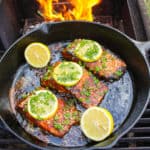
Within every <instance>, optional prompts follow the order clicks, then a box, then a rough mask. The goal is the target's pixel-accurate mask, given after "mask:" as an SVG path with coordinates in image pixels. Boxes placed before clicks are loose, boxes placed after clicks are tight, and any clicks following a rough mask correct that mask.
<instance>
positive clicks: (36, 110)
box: [27, 90, 58, 120]
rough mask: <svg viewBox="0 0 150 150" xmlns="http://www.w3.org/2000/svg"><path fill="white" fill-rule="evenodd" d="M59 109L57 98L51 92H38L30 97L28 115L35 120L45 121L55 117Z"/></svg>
mask: <svg viewBox="0 0 150 150" xmlns="http://www.w3.org/2000/svg"><path fill="white" fill-rule="evenodd" d="M57 108H58V100H57V97H56V96H55V95H54V94H53V93H52V92H51V91H49V90H38V91H36V92H35V94H33V95H32V96H30V97H29V100H28V103H27V111H28V113H29V114H30V115H31V116H32V117H33V118H35V119H38V120H45V119H48V118H50V117H52V116H54V115H55V113H56V111H57Z"/></svg>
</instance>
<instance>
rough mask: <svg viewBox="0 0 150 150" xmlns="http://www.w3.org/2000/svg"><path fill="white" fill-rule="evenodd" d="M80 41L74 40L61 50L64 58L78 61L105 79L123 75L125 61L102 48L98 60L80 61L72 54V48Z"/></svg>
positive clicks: (117, 77)
mask: <svg viewBox="0 0 150 150" xmlns="http://www.w3.org/2000/svg"><path fill="white" fill-rule="evenodd" d="M80 41H81V39H76V40H74V41H73V42H72V43H70V45H69V46H67V47H66V48H65V49H64V50H63V51H62V55H63V57H64V58H65V59H67V60H71V61H76V62H80V63H82V64H83V65H85V67H86V68H87V69H89V70H90V71H92V72H93V73H94V74H96V75H98V76H99V77H100V78H105V79H107V80H110V79H119V78H120V77H121V76H122V75H123V73H124V72H125V70H126V64H125V62H124V61H123V60H121V59H120V58H118V57H117V56H115V55H114V54H113V53H111V52H110V51H108V50H105V49H104V48H103V53H102V56H101V58H100V59H99V60H97V61H95V62H90V63H88V62H81V60H79V59H78V58H77V57H76V56H75V54H74V49H75V48H76V45H77V43H78V42H80Z"/></svg>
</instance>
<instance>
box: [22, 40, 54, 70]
mask: <svg viewBox="0 0 150 150" xmlns="http://www.w3.org/2000/svg"><path fill="white" fill-rule="evenodd" d="M24 55H25V59H26V61H27V62H28V63H29V64H30V65H31V66H32V67H35V68H42V67H45V66H46V65H47V64H48V62H49V61H50V57H51V53H50V50H49V48H48V46H47V45H45V44H43V43H39V42H35V43H31V44H29V45H28V46H27V47H26V49H25V53H24Z"/></svg>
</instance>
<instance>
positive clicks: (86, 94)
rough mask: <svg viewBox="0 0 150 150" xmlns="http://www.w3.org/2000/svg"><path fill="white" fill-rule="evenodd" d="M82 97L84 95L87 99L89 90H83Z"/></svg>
mask: <svg viewBox="0 0 150 150" xmlns="http://www.w3.org/2000/svg"><path fill="white" fill-rule="evenodd" d="M81 94H82V95H85V96H87V97H89V96H90V95H91V93H90V90H89V89H85V88H83V90H82V91H81Z"/></svg>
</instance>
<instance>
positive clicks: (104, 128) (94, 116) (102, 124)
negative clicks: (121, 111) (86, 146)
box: [81, 106, 114, 141]
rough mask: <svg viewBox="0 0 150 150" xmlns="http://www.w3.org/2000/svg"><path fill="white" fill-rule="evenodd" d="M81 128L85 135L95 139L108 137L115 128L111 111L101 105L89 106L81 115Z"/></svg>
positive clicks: (100, 139) (99, 139)
mask: <svg viewBox="0 0 150 150" xmlns="http://www.w3.org/2000/svg"><path fill="white" fill-rule="evenodd" d="M81 129H82V131H83V133H84V134H85V136H87V137H88V138H89V139H91V140H94V141H102V140H104V139H105V138H107V137H108V136H109V135H110V134H111V133H112V131H113V129H114V121H113V117H112V115H111V113H110V112H109V111H108V110H106V109H104V108H100V107H96V106H95V107H90V108H88V109H87V110H86V111H85V112H84V113H83V115H82V117H81Z"/></svg>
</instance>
